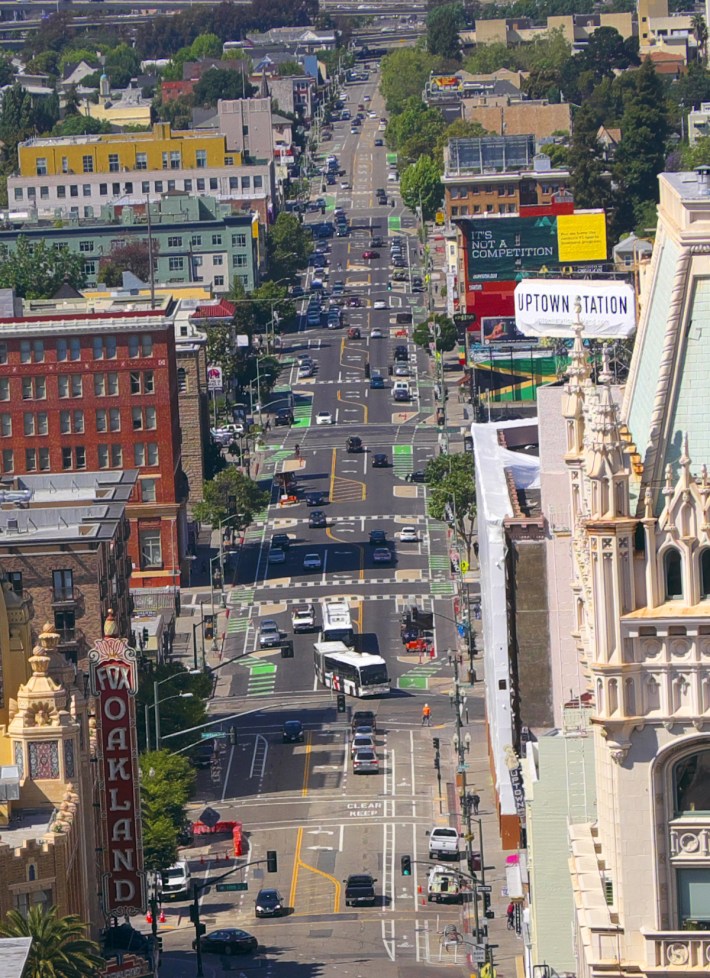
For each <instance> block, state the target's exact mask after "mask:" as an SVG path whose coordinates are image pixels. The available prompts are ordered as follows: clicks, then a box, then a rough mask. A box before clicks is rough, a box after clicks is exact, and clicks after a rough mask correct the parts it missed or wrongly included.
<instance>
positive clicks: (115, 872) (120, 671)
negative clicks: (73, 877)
mask: <svg viewBox="0 0 710 978" xmlns="http://www.w3.org/2000/svg"><path fill="white" fill-rule="evenodd" d="M110 623H111V619H109V621H108V622H107V625H110ZM107 630H108V629H107ZM89 660H90V677H91V692H92V694H93V695H94V696H95V697H96V721H97V731H96V752H97V759H98V764H99V793H100V803H101V823H102V844H103V857H104V865H103V873H102V882H103V887H102V889H103V912H104V914H105V915H106V916H107V917H110V916H116V917H121V916H124V915H126V914H135V913H140V912H142V911H143V910H144V909H145V877H144V873H143V850H142V845H141V823H140V794H139V779H138V743H137V739H136V723H135V713H136V710H135V696H136V692H137V689H138V676H137V671H136V653H135V650H134V649H131V648H129V647H128V646H127V644H126V642H125V641H124V640H123V639H120V638H114V637H107V638H103V639H101V640H100V641H98V642H97V643H96V645H95V646H94V648H93V649H92V650H91V652H90V653H89Z"/></svg>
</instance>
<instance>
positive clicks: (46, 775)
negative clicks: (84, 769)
mask: <svg viewBox="0 0 710 978" xmlns="http://www.w3.org/2000/svg"><path fill="white" fill-rule="evenodd" d="M27 752H28V754H29V758H30V777H31V778H32V780H33V781H54V780H56V779H57V778H58V777H59V741H57V740H35V741H31V742H30V743H29V744H28V745H27ZM26 895H27V896H29V894H26ZM34 896H35V894H32V897H33V898H34ZM33 902H34V899H33Z"/></svg>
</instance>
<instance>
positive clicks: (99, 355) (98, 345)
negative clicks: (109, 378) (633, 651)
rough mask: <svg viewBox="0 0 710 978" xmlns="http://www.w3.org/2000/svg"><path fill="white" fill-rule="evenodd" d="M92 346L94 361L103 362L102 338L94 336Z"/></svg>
mask: <svg viewBox="0 0 710 978" xmlns="http://www.w3.org/2000/svg"><path fill="white" fill-rule="evenodd" d="M93 346H94V360H103V358H104V341H103V337H101V336H95V337H94V340H93Z"/></svg>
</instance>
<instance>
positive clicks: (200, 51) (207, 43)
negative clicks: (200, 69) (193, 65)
mask: <svg viewBox="0 0 710 978" xmlns="http://www.w3.org/2000/svg"><path fill="white" fill-rule="evenodd" d="M188 50H189V52H190V57H189V58H188V59H187V60H188V61H200V60H201V59H202V58H221V57H222V42H221V41H220V39H219V38H218V37H217V35H216V34H198V35H197V37H196V38H195V40H194V41H193V42H192V44H191V45H190V47H189V49H188Z"/></svg>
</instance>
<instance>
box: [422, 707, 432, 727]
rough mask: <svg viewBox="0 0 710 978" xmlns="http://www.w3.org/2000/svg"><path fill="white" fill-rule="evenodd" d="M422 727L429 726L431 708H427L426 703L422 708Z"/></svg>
mask: <svg viewBox="0 0 710 978" xmlns="http://www.w3.org/2000/svg"><path fill="white" fill-rule="evenodd" d="M422 726H423V727H430V726H431V707H430V706H429V704H428V703H425V704H424V706H423V707H422Z"/></svg>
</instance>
